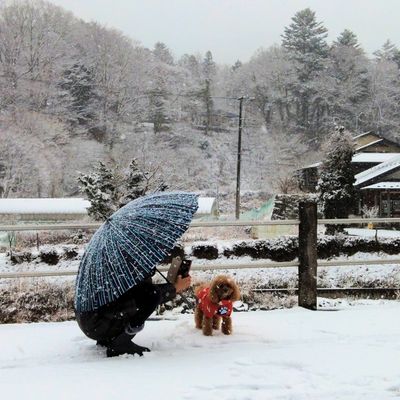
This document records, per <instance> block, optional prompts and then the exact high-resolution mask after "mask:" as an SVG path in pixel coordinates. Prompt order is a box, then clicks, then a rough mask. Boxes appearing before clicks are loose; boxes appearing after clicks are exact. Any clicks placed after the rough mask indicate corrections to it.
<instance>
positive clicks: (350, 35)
mask: <svg viewBox="0 0 400 400" xmlns="http://www.w3.org/2000/svg"><path fill="white" fill-rule="evenodd" d="M333 45H334V46H347V47H353V48H355V49H359V48H360V44H359V43H358V38H357V35H356V34H355V33H354V32H352V31H351V30H349V29H345V30H344V31H343V32H342V33H341V34H340V35H339V36H338V38H337V39H336V40H335V41H334V42H333Z"/></svg>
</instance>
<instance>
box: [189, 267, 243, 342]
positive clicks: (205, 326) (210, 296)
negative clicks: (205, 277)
mask: <svg viewBox="0 0 400 400" xmlns="http://www.w3.org/2000/svg"><path fill="white" fill-rule="evenodd" d="M195 294H196V297H197V305H196V310H195V314H194V319H195V323H196V328H198V329H202V330H203V334H204V335H206V336H210V335H212V332H213V329H219V326H220V323H221V319H222V327H221V331H222V333H223V334H225V335H230V334H231V333H232V319H231V313H232V308H233V307H232V302H234V301H236V300H239V298H240V290H239V288H238V286H237V285H236V283H235V282H234V281H233V279H232V278H230V277H229V276H226V275H219V276H217V277H216V278H215V279H214V280H213V281H212V282H211V284H210V285H202V286H200V287H198V288H197V289H196V290H195Z"/></svg>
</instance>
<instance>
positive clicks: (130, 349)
mask: <svg viewBox="0 0 400 400" xmlns="http://www.w3.org/2000/svg"><path fill="white" fill-rule="evenodd" d="M132 338H133V336H132V335H128V334H127V333H125V332H124V333H121V334H120V335H119V336H117V337H116V338H114V339H113V340H112V341H111V342H110V344H109V345H108V346H107V353H106V354H107V357H116V356H121V355H122V354H132V355H134V354H138V355H139V356H143V353H144V352H148V351H150V349H148V348H147V347H143V346H139V345H137V344H135V343H133V342H132Z"/></svg>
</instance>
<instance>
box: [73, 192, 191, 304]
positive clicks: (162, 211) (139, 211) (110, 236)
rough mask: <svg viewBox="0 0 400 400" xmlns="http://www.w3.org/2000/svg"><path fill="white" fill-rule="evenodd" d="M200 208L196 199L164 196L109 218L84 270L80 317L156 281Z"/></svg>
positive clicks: (84, 259) (145, 199) (88, 250)
mask: <svg viewBox="0 0 400 400" xmlns="http://www.w3.org/2000/svg"><path fill="white" fill-rule="evenodd" d="M197 207H198V196H197V195H195V194H193V193H184V192H170V193H166V192H163V193H159V194H154V195H150V196H145V197H141V198H139V199H136V200H133V201H131V202H130V203H128V204H127V205H126V206H124V207H122V208H121V209H119V210H118V211H117V212H115V213H114V214H113V215H112V216H111V217H109V218H108V219H107V220H106V221H105V222H104V224H103V225H102V226H101V227H100V228H99V229H98V230H97V231H96V233H95V234H94V235H93V237H92V239H91V240H90V242H89V244H88V246H87V248H86V251H85V253H84V255H83V257H82V260H81V263H80V265H79V271H78V276H77V280H76V287H75V309H76V311H77V312H86V311H94V310H96V309H97V308H99V307H101V306H103V305H105V304H108V303H111V302H112V301H114V300H116V299H117V298H118V297H120V296H121V295H122V294H124V293H125V292H126V291H128V290H129V289H131V288H132V287H134V286H136V285H137V284H139V283H140V282H142V281H144V280H145V279H147V278H148V277H150V276H152V275H153V274H154V269H155V268H156V266H157V264H159V263H160V262H161V261H162V260H164V259H165V257H166V256H167V255H168V253H169V252H170V251H171V250H172V249H173V247H174V245H175V243H176V241H177V240H178V239H179V238H180V237H181V236H182V235H183V233H184V232H185V231H186V230H187V229H188V227H189V224H190V222H191V220H192V218H193V215H194V213H195V212H196V210H197Z"/></svg>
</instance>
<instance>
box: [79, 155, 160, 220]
mask: <svg viewBox="0 0 400 400" xmlns="http://www.w3.org/2000/svg"><path fill="white" fill-rule="evenodd" d="M158 172H159V168H158V167H155V168H154V169H153V170H144V169H143V170H142V169H141V168H140V166H139V164H138V162H137V161H136V159H133V160H132V161H131V162H130V164H129V166H128V168H127V169H125V170H123V169H121V167H120V166H115V167H114V168H110V167H107V166H106V165H105V164H104V163H102V162H99V163H98V164H97V165H95V167H94V171H92V172H91V173H89V174H80V175H79V177H78V182H79V185H80V188H81V191H82V192H83V193H84V194H85V195H86V198H87V199H88V200H89V201H90V203H91V206H90V207H89V208H88V214H89V215H90V216H91V217H93V218H94V219H95V220H99V221H102V220H105V219H106V218H107V217H109V216H110V215H111V214H113V213H114V212H115V211H117V210H118V209H119V208H121V207H123V206H124V205H125V204H127V203H129V202H130V201H132V200H135V199H137V198H139V197H141V196H144V195H145V194H147V193H149V192H155V191H164V190H165V189H166V188H167V185H166V184H165V183H164V181H163V180H162V179H161V178H160V176H159V174H158Z"/></svg>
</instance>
